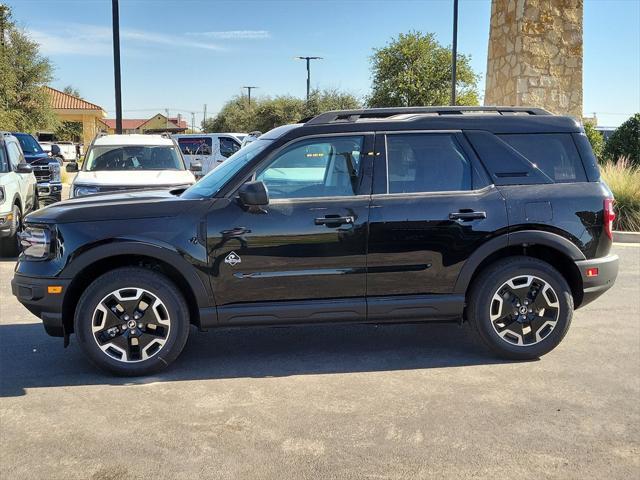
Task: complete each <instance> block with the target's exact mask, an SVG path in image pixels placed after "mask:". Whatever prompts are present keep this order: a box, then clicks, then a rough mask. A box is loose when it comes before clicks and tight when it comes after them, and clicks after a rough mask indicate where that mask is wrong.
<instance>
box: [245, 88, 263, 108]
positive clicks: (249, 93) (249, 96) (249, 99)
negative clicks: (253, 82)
mask: <svg viewBox="0 0 640 480" xmlns="http://www.w3.org/2000/svg"><path fill="white" fill-rule="evenodd" d="M242 88H246V89H247V100H248V102H249V108H251V90H253V89H254V88H259V87H242Z"/></svg>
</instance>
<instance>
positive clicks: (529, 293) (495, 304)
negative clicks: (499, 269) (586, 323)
mask: <svg viewBox="0 0 640 480" xmlns="http://www.w3.org/2000/svg"><path fill="white" fill-rule="evenodd" d="M559 315H560V302H559V300H558V295H557V294H556V292H555V291H554V289H553V288H552V287H551V285H549V283H547V282H546V281H545V280H543V279H541V278H539V277H535V276H533V275H520V276H517V277H513V278H511V279H510V280H508V281H506V282H505V283H503V284H502V285H501V286H500V288H498V290H497V291H496V292H495V294H494V295H493V298H492V300H491V304H490V307H489V318H490V320H491V325H492V327H493V329H494V331H495V332H496V333H497V334H498V336H499V337H500V338H501V339H502V340H503V341H505V342H507V343H509V344H511V345H517V346H530V345H535V344H536V343H538V342H541V341H542V340H544V339H545V338H546V337H547V336H549V334H550V333H551V332H552V331H553V329H554V328H555V326H556V323H557V322H558V318H559Z"/></svg>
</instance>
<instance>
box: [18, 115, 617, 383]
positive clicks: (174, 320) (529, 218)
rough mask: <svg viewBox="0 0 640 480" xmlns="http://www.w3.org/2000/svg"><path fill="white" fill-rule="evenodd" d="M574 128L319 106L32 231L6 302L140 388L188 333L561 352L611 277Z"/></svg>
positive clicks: (594, 171) (588, 162) (597, 196)
mask: <svg viewBox="0 0 640 480" xmlns="http://www.w3.org/2000/svg"><path fill="white" fill-rule="evenodd" d="M612 205H613V198H612V195H611V191H610V190H609V188H608V187H607V185H606V184H605V183H604V182H603V181H602V180H601V178H600V173H599V170H598V166H597V162H596V159H595V157H594V155H593V152H592V150H591V147H590V145H589V141H588V140H587V137H586V136H585V134H584V130H583V128H582V126H581V125H580V124H579V123H577V122H576V121H575V120H573V119H572V118H569V117H561V116H555V115H551V114H549V113H548V112H545V111H544V110H539V109H533V108H511V107H504V108H489V107H424V108H391V109H371V110H351V111H338V112H328V113H325V114H322V115H319V116H317V117H315V118H313V119H311V120H309V121H307V122H306V123H304V124H296V125H287V126H282V127H279V128H276V129H274V130H271V131H270V132H267V133H265V134H264V135H262V136H261V137H260V138H259V139H257V140H256V141H254V142H253V143H251V144H250V145H248V146H247V147H245V148H243V149H242V150H240V151H239V152H237V153H236V154H235V155H233V156H232V157H230V158H229V159H228V160H227V161H226V162H224V163H223V164H222V165H221V166H220V167H218V168H216V169H215V170H214V171H213V172H211V173H210V174H209V175H207V176H206V177H205V178H204V179H202V180H201V181H199V182H198V183H196V184H195V185H193V186H192V187H190V188H188V189H187V190H186V191H184V192H183V193H177V192H169V191H153V192H152V191H147V192H137V193H127V194H124V195H111V196H95V197H90V198H86V199H77V200H76V199H74V200H71V201H69V202H63V203H61V204H56V205H54V206H51V207H48V208H45V209H42V210H39V211H37V212H35V213H32V214H31V215H29V216H28V217H27V221H26V228H25V233H24V237H23V238H24V239H23V244H24V245H26V248H25V250H24V252H23V254H22V255H21V257H20V259H19V262H18V265H17V267H16V273H15V277H14V279H13V281H12V289H13V293H14V294H15V295H16V296H17V297H18V299H19V301H20V302H22V303H23V304H24V305H25V306H26V307H27V308H28V309H29V310H30V311H31V312H33V313H34V314H35V315H38V316H39V317H40V318H41V319H42V321H43V323H44V326H45V329H46V331H47V332H48V333H49V334H51V335H56V336H62V337H64V338H65V341H66V342H67V341H68V339H69V335H71V334H72V333H75V334H76V337H77V339H78V342H79V344H80V346H81V347H82V349H83V350H84V352H85V353H86V355H87V356H88V357H89V358H90V359H91V360H92V361H93V362H94V363H96V364H97V365H98V366H100V367H102V368H105V369H107V370H110V371H112V372H114V373H117V374H122V375H143V374H150V373H153V372H156V371H158V370H160V369H162V368H164V367H166V366H167V365H169V364H170V363H171V362H172V361H173V360H175V359H176V357H177V356H178V355H179V354H180V352H181V350H182V349H183V347H184V345H185V342H186V340H187V336H188V335H189V331H190V328H189V327H190V324H193V325H195V326H197V327H198V328H199V329H202V330H206V329H212V328H218V327H228V326H251V325H282V324H303V323H316V324H317V323H327V324H329V325H331V324H336V323H340V322H369V323H385V322H406V321H410V322H415V321H424V322H427V321H452V322H459V321H461V320H462V321H466V322H469V323H470V324H471V325H472V327H473V329H474V331H475V332H476V334H477V337H478V338H479V339H480V340H481V341H482V343H484V344H485V345H486V346H487V347H488V348H489V349H491V350H492V351H493V352H495V353H496V354H497V355H500V356H502V357H506V358H510V359H520V360H522V359H532V358H537V357H539V356H541V355H544V354H546V353H547V352H549V351H551V350H552V349H553V348H555V347H556V346H557V345H558V344H559V343H560V341H561V340H562V338H563V337H564V335H565V334H566V333H567V330H568V328H569V325H570V323H571V318H572V314H573V311H574V309H576V308H581V307H583V306H584V305H587V304H588V303H590V302H592V301H593V300H595V299H596V298H597V297H598V296H600V295H602V293H603V292H605V291H606V290H607V289H609V288H610V287H611V286H612V285H613V283H614V281H615V278H616V276H617V272H618V257H617V256H616V255H613V254H611V252H610V251H611V245H612V230H611V227H612V221H613V217H614V213H613V208H612Z"/></svg>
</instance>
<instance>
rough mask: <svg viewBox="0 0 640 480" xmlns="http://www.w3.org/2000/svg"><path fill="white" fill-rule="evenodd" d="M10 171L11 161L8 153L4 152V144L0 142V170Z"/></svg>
mask: <svg viewBox="0 0 640 480" xmlns="http://www.w3.org/2000/svg"><path fill="white" fill-rule="evenodd" d="M8 171H9V161H8V160H7V154H6V153H4V144H2V143H0V172H8Z"/></svg>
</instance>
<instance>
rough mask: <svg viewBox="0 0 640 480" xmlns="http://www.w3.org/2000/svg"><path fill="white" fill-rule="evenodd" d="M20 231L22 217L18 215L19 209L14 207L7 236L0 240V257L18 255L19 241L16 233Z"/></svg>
mask: <svg viewBox="0 0 640 480" xmlns="http://www.w3.org/2000/svg"><path fill="white" fill-rule="evenodd" d="M21 229H22V217H21V215H20V207H18V206H17V205H14V206H13V208H12V209H11V225H10V227H9V235H8V236H7V237H4V238H0V256H1V257H17V256H18V255H19V254H20V239H19V237H18V233H19V232H20V230H21Z"/></svg>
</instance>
